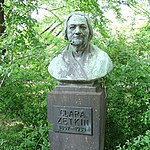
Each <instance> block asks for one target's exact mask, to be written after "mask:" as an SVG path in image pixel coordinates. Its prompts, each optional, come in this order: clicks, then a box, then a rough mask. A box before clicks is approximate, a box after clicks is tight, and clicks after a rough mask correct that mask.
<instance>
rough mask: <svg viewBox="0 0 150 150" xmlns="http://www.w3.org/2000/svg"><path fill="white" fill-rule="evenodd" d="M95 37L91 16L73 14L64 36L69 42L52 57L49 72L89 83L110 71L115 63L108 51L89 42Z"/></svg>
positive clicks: (66, 23)
mask: <svg viewBox="0 0 150 150" xmlns="http://www.w3.org/2000/svg"><path fill="white" fill-rule="evenodd" d="M92 37H93V29H92V26H91V23H90V20H89V18H88V16H87V15H86V14H85V13H82V12H74V13H71V14H70V15H69V16H68V18H67V19H66V22H65V39H66V40H68V41H69V42H70V44H69V45H67V46H66V47H65V48H63V50H62V53H61V54H59V55H58V56H56V57H55V58H53V59H52V61H51V62H50V65H49V67H48V71H49V73H50V74H51V75H52V76H53V77H54V78H56V79H57V80H58V81H61V82H63V81H64V82H90V81H94V80H96V79H98V78H101V77H103V76H105V75H106V74H107V73H109V72H110V71H111V70H112V68H113V65H112V62H111V60H110V58H109V56H108V55H107V53H105V52H104V51H102V50H100V49H99V48H98V47H96V46H95V45H93V44H91V43H90V41H91V39H92Z"/></svg>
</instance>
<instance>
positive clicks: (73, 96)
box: [47, 84, 106, 150]
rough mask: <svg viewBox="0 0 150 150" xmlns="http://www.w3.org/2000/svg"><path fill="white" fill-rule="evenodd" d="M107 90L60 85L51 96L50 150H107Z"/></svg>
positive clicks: (49, 108)
mask: <svg viewBox="0 0 150 150" xmlns="http://www.w3.org/2000/svg"><path fill="white" fill-rule="evenodd" d="M105 105H106V104H105V99H104V90H103V89H98V88H96V87H93V86H89V85H71V84H70V85H69V84H68V85H58V86H56V87H55V89H54V90H53V91H51V92H50V93H48V94H47V110H48V121H49V123H51V124H52V125H53V126H52V129H50V131H49V142H50V150H103V148H104V133H105V129H104V128H105Z"/></svg>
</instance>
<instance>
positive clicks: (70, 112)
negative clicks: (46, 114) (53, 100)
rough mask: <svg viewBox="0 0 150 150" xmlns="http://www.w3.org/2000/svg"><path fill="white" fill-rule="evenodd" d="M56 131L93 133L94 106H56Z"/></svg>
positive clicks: (54, 127)
mask: <svg viewBox="0 0 150 150" xmlns="http://www.w3.org/2000/svg"><path fill="white" fill-rule="evenodd" d="M54 115H55V116H54V124H53V129H54V131H55V132H63V133H74V134H86V135H92V120H93V119H92V108H91V107H70V106H57V105H55V106H54Z"/></svg>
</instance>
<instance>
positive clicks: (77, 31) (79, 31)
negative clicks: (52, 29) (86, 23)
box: [75, 26, 81, 35]
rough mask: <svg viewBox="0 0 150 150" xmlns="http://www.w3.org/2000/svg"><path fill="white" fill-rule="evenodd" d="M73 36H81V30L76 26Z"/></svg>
mask: <svg viewBox="0 0 150 150" xmlns="http://www.w3.org/2000/svg"><path fill="white" fill-rule="evenodd" d="M75 34H78V35H79V34H81V29H80V27H78V26H77V27H76V30H75Z"/></svg>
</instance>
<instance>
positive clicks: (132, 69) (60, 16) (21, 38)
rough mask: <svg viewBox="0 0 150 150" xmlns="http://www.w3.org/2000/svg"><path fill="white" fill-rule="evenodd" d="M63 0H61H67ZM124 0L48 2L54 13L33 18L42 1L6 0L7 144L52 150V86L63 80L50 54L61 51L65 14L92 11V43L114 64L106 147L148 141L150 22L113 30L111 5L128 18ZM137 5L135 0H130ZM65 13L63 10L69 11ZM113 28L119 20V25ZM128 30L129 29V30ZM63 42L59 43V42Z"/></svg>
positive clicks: (1, 70)
mask: <svg viewBox="0 0 150 150" xmlns="http://www.w3.org/2000/svg"><path fill="white" fill-rule="evenodd" d="M60 1H61V0H60ZM121 3H122V2H121V1H118V0H109V1H107V2H103V3H102V4H101V3H98V1H97V0H86V1H85V0H77V1H74V0H70V1H67V0H66V1H61V3H58V1H57V0H56V1H47V0H45V1H42V4H47V5H48V6H50V7H49V8H44V7H43V8H42V9H43V10H44V9H47V11H48V12H49V13H50V15H48V16H46V17H45V18H44V19H42V20H38V21H37V20H36V19H33V18H32V17H31V13H32V12H33V11H37V12H38V7H42V6H41V1H22V0H17V1H14V0H5V5H4V11H5V26H6V30H5V33H4V34H3V35H2V36H0V50H1V54H2V53H3V55H1V56H0V58H1V60H0V148H1V149H4V150H5V149H9V150H11V149H12V150H13V149H19V150H24V149H29V150H30V149H42V150H47V149H48V146H49V144H48V129H49V128H50V126H51V125H49V124H48V122H47V112H46V98H45V97H46V93H47V92H49V91H50V90H52V88H53V87H54V86H55V85H56V81H55V80H54V79H53V78H51V76H50V75H49V73H48V71H47V66H48V64H49V61H50V58H51V57H53V55H54V54H56V53H60V50H61V49H62V47H63V46H64V45H66V41H64V40H63V24H62V22H63V21H64V16H66V15H67V14H68V13H70V12H72V11H75V10H80V11H84V12H87V13H88V15H89V16H90V17H91V19H92V21H93V26H94V27H95V34H96V36H95V38H94V39H93V41H92V42H93V43H94V44H95V45H97V46H98V47H100V48H101V49H102V50H104V51H106V52H107V53H108V54H109V55H110V57H111V59H112V61H113V64H114V69H113V71H112V72H111V73H110V74H109V75H108V76H107V77H105V78H103V79H101V80H100V82H102V83H103V87H104V88H106V90H107V121H106V138H105V149H107V150H111V149H112V150H113V149H123V150H124V149H133V150H134V149H144V150H146V149H147V148H148V147H149V136H148V135H149V130H148V127H149V115H150V109H149V106H148V104H149V93H148V92H149V87H148V84H149V81H150V79H149V72H150V69H149V66H148V63H149V59H148V52H149V47H150V37H149V35H150V25H149V23H147V24H146V25H145V26H143V27H142V28H141V29H139V31H138V32H136V33H134V31H131V32H132V33H131V34H130V36H127V35H125V34H123V33H121V32H119V31H116V34H115V35H114V34H112V33H111V30H110V27H109V23H110V22H109V20H108V19H106V17H105V15H104V12H106V11H107V10H109V9H112V10H114V12H115V13H116V17H117V18H121V17H122V16H121V13H120V7H119V6H120V4H121ZM124 3H126V4H127V5H129V6H130V5H131V6H133V5H135V4H136V2H135V1H134V0H127V1H124ZM62 12H63V13H62ZM112 28H113V27H112ZM124 31H125V29H124ZM58 41H59V42H58Z"/></svg>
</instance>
